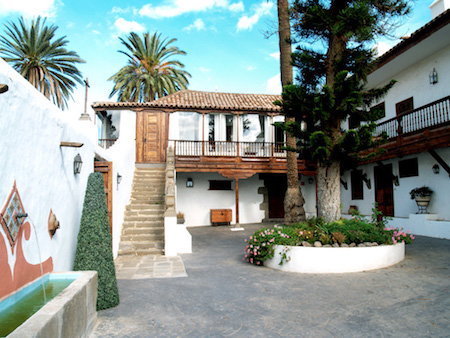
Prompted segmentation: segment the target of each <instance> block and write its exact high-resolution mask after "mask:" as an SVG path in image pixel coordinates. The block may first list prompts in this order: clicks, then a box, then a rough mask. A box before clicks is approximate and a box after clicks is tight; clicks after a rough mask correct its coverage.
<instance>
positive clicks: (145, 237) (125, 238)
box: [120, 233, 164, 242]
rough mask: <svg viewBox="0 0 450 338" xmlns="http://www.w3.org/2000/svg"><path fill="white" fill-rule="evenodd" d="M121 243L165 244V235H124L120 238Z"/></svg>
mask: <svg viewBox="0 0 450 338" xmlns="http://www.w3.org/2000/svg"><path fill="white" fill-rule="evenodd" d="M120 240H121V242H122V241H123V242H142V241H149V242H150V241H155V242H163V241H164V234H163V233H161V234H139V235H137V234H133V235H122V237H121V238H120Z"/></svg>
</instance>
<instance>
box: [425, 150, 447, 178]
mask: <svg viewBox="0 0 450 338" xmlns="http://www.w3.org/2000/svg"><path fill="white" fill-rule="evenodd" d="M428 152H429V153H430V154H431V156H433V157H434V159H435V160H436V161H437V162H438V163H439V164H440V165H441V166H442V168H444V169H445V171H446V172H447V173H448V176H449V177H450V167H449V166H448V164H447V163H446V162H445V161H444V159H443V158H442V157H440V156H439V154H438V153H437V152H436V151H435V150H434V149H430V150H428Z"/></svg>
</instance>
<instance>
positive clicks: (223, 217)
mask: <svg viewBox="0 0 450 338" xmlns="http://www.w3.org/2000/svg"><path fill="white" fill-rule="evenodd" d="M230 222H231V209H211V223H212V225H214V226H216V225H217V224H219V223H227V224H228V225H229V224H230Z"/></svg>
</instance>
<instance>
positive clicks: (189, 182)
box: [186, 178, 194, 188]
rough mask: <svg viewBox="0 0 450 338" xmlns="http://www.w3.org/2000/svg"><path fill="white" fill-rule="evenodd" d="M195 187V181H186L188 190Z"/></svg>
mask: <svg viewBox="0 0 450 338" xmlns="http://www.w3.org/2000/svg"><path fill="white" fill-rule="evenodd" d="M193 187H194V181H193V180H192V178H188V179H187V180H186V188H193Z"/></svg>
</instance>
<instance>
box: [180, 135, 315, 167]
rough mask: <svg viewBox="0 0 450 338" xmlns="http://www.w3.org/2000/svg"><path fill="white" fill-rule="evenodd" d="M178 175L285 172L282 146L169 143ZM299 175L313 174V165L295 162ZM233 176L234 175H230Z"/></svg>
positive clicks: (273, 144) (239, 143)
mask: <svg viewBox="0 0 450 338" xmlns="http://www.w3.org/2000/svg"><path fill="white" fill-rule="evenodd" d="M172 142H173V143H174V145H175V146H174V150H175V168H176V170H177V171H179V172H192V171H196V172H219V173H221V174H224V175H225V176H226V175H228V176H233V174H234V175H238V176H239V174H242V175H244V176H245V175H246V173H247V176H248V175H251V174H254V173H286V151H285V150H283V147H284V146H285V145H284V143H271V142H227V141H178V140H177V141H172ZM298 169H299V173H302V174H304V175H313V174H314V172H315V168H314V166H311V165H307V164H306V163H305V161H303V160H298ZM232 173H233V174H232Z"/></svg>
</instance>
